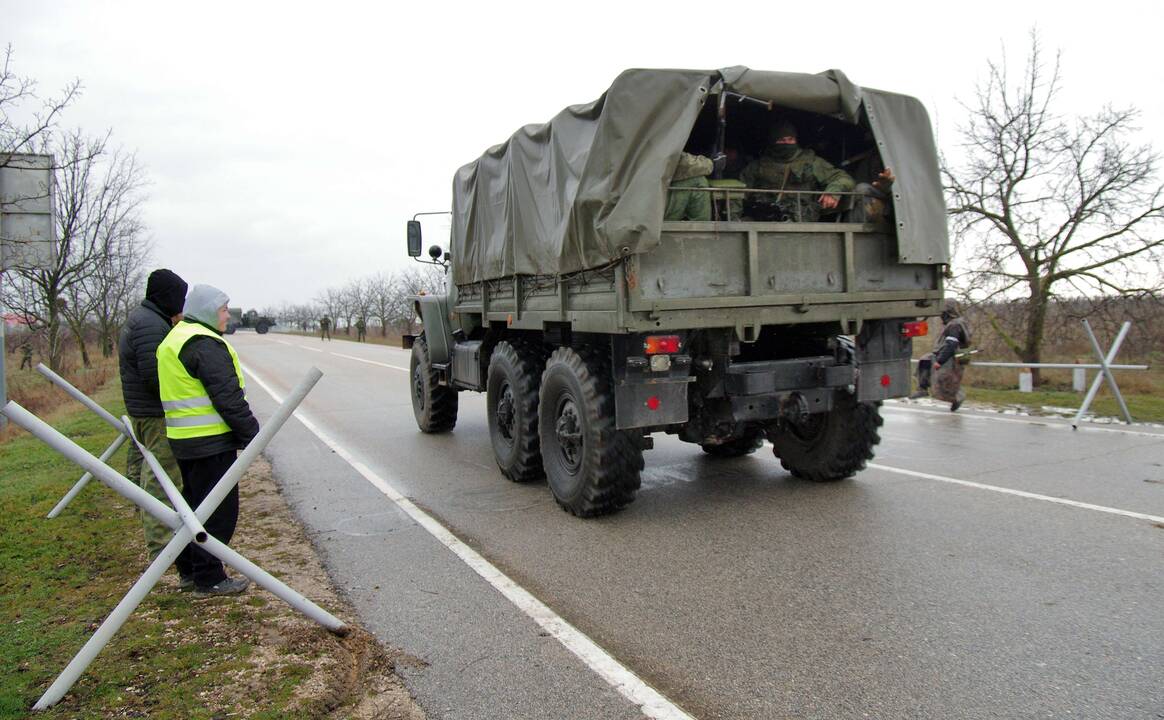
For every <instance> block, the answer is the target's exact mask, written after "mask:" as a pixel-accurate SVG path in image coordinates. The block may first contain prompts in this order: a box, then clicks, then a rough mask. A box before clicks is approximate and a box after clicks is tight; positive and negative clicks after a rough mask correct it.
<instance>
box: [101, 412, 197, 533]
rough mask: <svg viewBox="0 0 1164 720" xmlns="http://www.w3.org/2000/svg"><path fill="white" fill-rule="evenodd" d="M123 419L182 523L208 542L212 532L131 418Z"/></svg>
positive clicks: (130, 436)
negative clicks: (143, 441)
mask: <svg viewBox="0 0 1164 720" xmlns="http://www.w3.org/2000/svg"><path fill="white" fill-rule="evenodd" d="M121 421H122V422H123V423H125V431H126V432H127V433H128V434H129V438H130V439H131V440H133V444H134V445H137V450H138V452H140V453H141V457H142V460H143V461H145V464H146V465H147V466H148V467H149V469H150V472H152V473H153V474H154V477H155V478H157V481H158V484H159V485H161V486H162V491H163V492H165V493H166V497H167V498H169V499H170V504H171V505H173V506H174V510H176V511H177V512H178V517H179V518H181V519H182V525H184V526H185V527H186V529H187V530H189V531H190V535H192V536H193V537H194V540H195V541H196V542H199V543H204V542H206V538H207V537H209V536H210V534H209V533H207V532H206V528H204V527H202V523H200V522H198V518H196V517H194V513H193V512H192V511H191V510H190V506H189V505H188V504H187V503H186V501H185V498H183V497H182V493H181V491H180V490H178V488H176V487H174V482H173V481H172V480H170V476H169V475H168V474H167V473H166V470H165V468H163V467H162V464H161V463H159V462H158V459H157V457H155V456H154V454H153V453H152V452H150V449H149V448H147V447H146V446H145V445H143V444H142V443H141V441H140V440H138V439H137V436H136V435H134V434H133V425H132V424H130V422H129V418H128V417H124V416H123V417H122V418H121Z"/></svg>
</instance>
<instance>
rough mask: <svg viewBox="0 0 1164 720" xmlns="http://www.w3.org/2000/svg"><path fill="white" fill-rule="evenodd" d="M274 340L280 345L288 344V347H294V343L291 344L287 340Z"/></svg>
mask: <svg viewBox="0 0 1164 720" xmlns="http://www.w3.org/2000/svg"><path fill="white" fill-rule="evenodd" d="M275 342H277V343H279V344H280V345H288V346H290V347H295V346H294V345H292V344H291V343H289V342H287V341H286V340H276V341H275Z"/></svg>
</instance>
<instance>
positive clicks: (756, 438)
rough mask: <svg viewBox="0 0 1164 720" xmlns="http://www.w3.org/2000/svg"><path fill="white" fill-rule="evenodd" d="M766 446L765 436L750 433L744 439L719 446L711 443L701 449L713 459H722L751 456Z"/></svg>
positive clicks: (736, 439)
mask: <svg viewBox="0 0 1164 720" xmlns="http://www.w3.org/2000/svg"><path fill="white" fill-rule="evenodd" d="M763 444H764V434H763V433H761V432H750V433H748V434H747V435H744V436H743V437H738V438H733V439H731V440H728V441H727V442H723V443H720V444H718V445H712V444H710V443H703V444H701V445H700V446H699V447H701V448H703V452H705V453H707V454H708V455H711V456H712V457H720V458H736V457H743V456H744V455H751V454H752V453H754V452H756V451H757V450H759V449H760V446H761V445H763Z"/></svg>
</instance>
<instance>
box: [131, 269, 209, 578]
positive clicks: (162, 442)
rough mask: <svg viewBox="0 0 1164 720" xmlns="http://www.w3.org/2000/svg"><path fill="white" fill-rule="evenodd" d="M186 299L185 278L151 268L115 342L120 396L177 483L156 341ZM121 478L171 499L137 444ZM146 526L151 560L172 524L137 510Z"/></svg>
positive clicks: (183, 570)
mask: <svg viewBox="0 0 1164 720" xmlns="http://www.w3.org/2000/svg"><path fill="white" fill-rule="evenodd" d="M185 301H186V281H185V280H183V279H182V278H180V277H178V275H177V274H176V273H174V272H172V271H170V270H166V269H165V268H162V269H158V270H154V271H153V272H152V273H150V276H149V279H148V280H147V281H146V294H145V299H144V300H142V301H141V303H140V304H139V305H138V306H137V307H135V308H134V309H133V310H132V311H131V312H130V313H129V317H128V318H127V319H126V321H125V326H124V327H122V329H121V336H120V338H119V339H118V343H117V360H118V366H119V369H120V373H121V397H122V399H123V400H124V401H125V411H126V414H128V415H129V422H130V425H131V427H132V428H133V434H134V435H135V436H136V437H137V439H138V440H139V441H141V444H142V445H145V447H146V449H147V450H149V451H150V452H151V453H153V455H154V457H155V458H157V460H158V463H159V464H160V465H161V466H162V469H163V470H165V471H166V474H167V475H169V476H170V479H171V480H173V481H174V484H175V485H177V486H181V484H182V474H181V471H180V470H179V469H178V461H177V459H175V458H174V451H173V450H172V449H171V448H170V443H169V441H168V440H167V439H166V420H165V412H164V411H163V410H162V399H161V394H160V390H159V385H158V345H160V344H161V343H162V340H164V339H165V338H166V335H168V334H169V332H170V329H171V328H172V327H173V326H174V323H176V322H178V321H179V320H181V319H182V305H183V303H185ZM125 477H126V478H127V479H129V481H130V482H134V483H137V484H138V485H140V486H141V488H142V489H143V490H145V491H146V492H148V493H149V494H150V495H153V496H154V497H156V498H157V499H158V500H161V501H162V502H163V503H165V504H166V505H167V506H168V505H169V504H170V503H169V500H168V499H167V498H166V492H165V491H164V490H163V489H162V486H161V484H160V483H159V482H158V480H157V478H156V477H154V473H153V471H152V470H150V468H149V466H148V465H146V464H145V458H144V457H143V456H142V454H141V451H140V450H138V448H137V445H135V444H133V443H130V445H129V452H128V454H127V458H126V468H125ZM138 513H139V515H140V517H141V523H142V528H143V530H144V531H145V542H146V550H147V551H148V552H149V556H150V560H151V561H152V560H153V559H154V558H156V557H157V556H158V554H159V553H161V552H162V550H163V549H164V548H165V547H166V544H167V543H168V542H169V541H170V536H171V534H172V532H171V530H170V528H168V527H166V525H164V524H163V523H162V522H161V521H159V520H157V519H155V518H154V517H153V516H152V515H150V514H149V513H147V512H145V511H144V510H138ZM175 565H176V567H177V568H178V577H179V587H180V588H182V589H189V588H191V587H193V585H194V579H193V576H192V574H191V569H190V563H189V561H188V560H186V559H185V558H179V559H178V561H177V562H176V563H175Z"/></svg>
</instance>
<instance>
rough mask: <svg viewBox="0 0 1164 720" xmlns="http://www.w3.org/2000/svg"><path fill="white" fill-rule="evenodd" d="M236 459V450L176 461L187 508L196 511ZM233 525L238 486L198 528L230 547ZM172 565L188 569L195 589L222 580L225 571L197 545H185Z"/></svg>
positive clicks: (235, 514) (234, 524) (234, 522)
mask: <svg viewBox="0 0 1164 720" xmlns="http://www.w3.org/2000/svg"><path fill="white" fill-rule="evenodd" d="M237 457H238V451H237V450H231V451H230V452H224V453H218V454H217V455H210V456H209V457H204V458H198V459H197V460H182V459H179V460H178V467H179V468H181V469H182V497H183V498H185V499H186V502H187V503H189V504H190V507H191V509H193V510H197V509H198V505H199V504H200V503H201V502H202V501H203V500H205V499H206V496H207V495H209V494H210V491H211V490H213V489H214V486H215V484H216V483H217V482H218V479H219V478H221V477H222V476H223V475H225V474H226V471H227V470H228V469H230V466H231V465H233V464H234V461H235V458H237ZM237 524H238V486H237V485H236V486H235V487H234V488H233V489H232V490H231V491H230V494H228V495H227V496H226V499H224V500H223V501H222V504H221V505H219V506H218V509H217V510H215V511H214V514H213V515H211V516H210V517H209V518H208V519H207V520H206V522H204V523H203V524H202V526H203V527H204V528H206V532H208V533H210V534H211V535H212V536H213V537H214V538H215V539H216V540H218V541H220V542H223V543H226V544H230V538H231V536H233V535H234V528H235V526H236V525H237ZM176 564H177V565H178V567H179V569H181V568H182V567H183V566H184V565H185V566H187V567H189V568H190V571H191V574H192V575H193V576H194V585H195V586H196V587H200V588H207V587H210V586H211V585H216V584H218V583H219V582H222V581H223V580H225V579H226V570H225V569H223V567H222V561H221V560H219V559H218V558H216V557H215V556H213V555H211V554H210V553H208V552H206V551H205V550H203V549H202V548H201V547H200V546H199V545H198V544H197V543H190V544H189V545H187V546H186V549H185V550H183V551H182V555H181V556H180V557H179V558H178V561H177V563H176Z"/></svg>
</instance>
